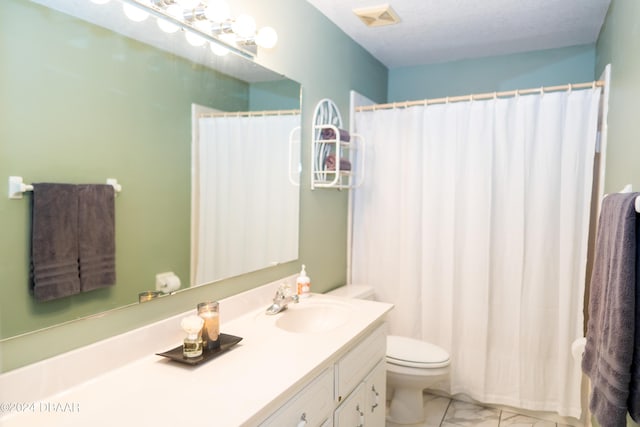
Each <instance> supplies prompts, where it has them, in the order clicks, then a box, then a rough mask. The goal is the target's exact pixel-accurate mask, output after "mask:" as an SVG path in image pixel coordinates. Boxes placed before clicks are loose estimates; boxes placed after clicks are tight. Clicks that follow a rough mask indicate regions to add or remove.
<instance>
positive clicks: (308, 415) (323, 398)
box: [260, 368, 334, 427]
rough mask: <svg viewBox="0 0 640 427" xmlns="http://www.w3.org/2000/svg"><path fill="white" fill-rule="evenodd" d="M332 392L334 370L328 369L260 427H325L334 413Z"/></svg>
mask: <svg viewBox="0 0 640 427" xmlns="http://www.w3.org/2000/svg"><path fill="white" fill-rule="evenodd" d="M332 391H333V369H331V368H328V369H326V370H325V371H323V372H322V373H321V374H320V375H319V376H318V377H316V378H315V379H314V380H313V381H311V383H309V384H308V385H306V386H305V387H304V388H303V389H302V390H301V391H300V392H299V393H298V394H296V395H295V396H294V397H293V398H291V399H290V400H289V401H288V402H287V403H285V404H284V405H283V406H282V407H281V408H280V409H278V410H277V411H276V412H275V413H274V414H272V415H271V416H270V417H269V418H267V420H266V421H265V422H263V423H262V424H260V426H261V427H262V426H269V427H320V426H322V427H324V426H325V423H326V421H327V420H330V418H331V413H332V412H333V407H334V403H333V400H332ZM328 425H329V426H330V425H331V424H328Z"/></svg>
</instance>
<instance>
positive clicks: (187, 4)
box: [176, 0, 200, 10]
mask: <svg viewBox="0 0 640 427" xmlns="http://www.w3.org/2000/svg"><path fill="white" fill-rule="evenodd" d="M176 3H178V4H179V5H180V6H182V8H183V9H189V10H193V9H195V8H196V7H197V6H198V5H199V4H200V0H176Z"/></svg>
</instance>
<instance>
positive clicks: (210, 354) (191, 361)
mask: <svg viewBox="0 0 640 427" xmlns="http://www.w3.org/2000/svg"><path fill="white" fill-rule="evenodd" d="M240 341H242V338H240V337H236V336H234V335H229V334H220V347H218V348H214V349H213V350H207V349H204V350H203V351H202V355H200V356H198V357H185V356H184V355H183V354H182V346H181V345H179V346H178V347H176V348H172V349H171V350H168V351H165V352H164V353H156V354H157V355H158V356H164V357H168V358H169V359H171V360H175V361H176V362H181V363H186V364H187V365H199V364H200V363H204V362H207V361H209V360H211V359H215V358H216V357H218V356H220V355H221V354H223V353H226V352H227V351H229V350H231V348H232V347H233V346H234V345H236V344H238V343H239V342H240Z"/></svg>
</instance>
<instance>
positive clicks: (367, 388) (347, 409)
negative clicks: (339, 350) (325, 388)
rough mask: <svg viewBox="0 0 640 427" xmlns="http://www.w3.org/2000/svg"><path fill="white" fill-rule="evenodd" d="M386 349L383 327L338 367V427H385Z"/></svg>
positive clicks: (336, 374)
mask: <svg viewBox="0 0 640 427" xmlns="http://www.w3.org/2000/svg"><path fill="white" fill-rule="evenodd" d="M386 348H387V346H386V328H385V325H382V326H380V327H378V328H377V329H375V330H374V331H373V332H372V333H371V334H370V335H369V336H367V337H366V338H365V339H364V340H363V341H362V342H361V343H360V344H358V345H357V346H356V347H355V348H353V349H352V350H351V351H349V352H348V353H347V354H346V355H345V356H344V357H343V358H341V359H340V360H339V361H338V362H337V363H336V366H335V385H336V389H335V396H336V401H337V402H339V403H340V402H341V403H340V405H339V406H338V408H337V409H336V411H335V415H334V419H333V422H334V427H384V425H385V395H386V369H385V360H384V357H385V353H386Z"/></svg>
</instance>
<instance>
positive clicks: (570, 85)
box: [567, 83, 573, 93]
mask: <svg viewBox="0 0 640 427" xmlns="http://www.w3.org/2000/svg"><path fill="white" fill-rule="evenodd" d="M572 89H573V85H572V84H571V83H569V89H567V92H568V93H571V90H572Z"/></svg>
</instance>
